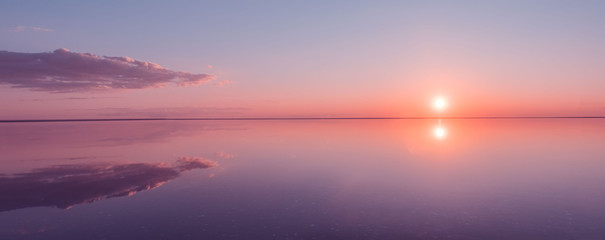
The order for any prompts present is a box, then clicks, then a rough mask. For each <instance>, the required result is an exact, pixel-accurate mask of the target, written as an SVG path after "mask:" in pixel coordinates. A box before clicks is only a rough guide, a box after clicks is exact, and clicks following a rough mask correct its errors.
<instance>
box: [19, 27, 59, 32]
mask: <svg viewBox="0 0 605 240" xmlns="http://www.w3.org/2000/svg"><path fill="white" fill-rule="evenodd" d="M9 31H11V32H25V31H34V32H53V31H54V30H52V29H50V28H43V27H28V26H16V27H15V28H12V29H10V30H9Z"/></svg>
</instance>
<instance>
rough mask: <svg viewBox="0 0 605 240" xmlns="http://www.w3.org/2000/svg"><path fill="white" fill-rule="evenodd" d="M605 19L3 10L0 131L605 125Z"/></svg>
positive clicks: (525, 7) (553, 11)
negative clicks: (438, 121) (267, 123)
mask: <svg viewBox="0 0 605 240" xmlns="http://www.w3.org/2000/svg"><path fill="white" fill-rule="evenodd" d="M604 12H605V2H603V1H591V0H586V1H126V2H124V1H97V2H91V1H10V0H8V1H7V0H5V1H1V2H0V110H1V111H0V119H3V120H8V119H62V118H139V117H468V116H480V117H481V116H605V94H603V93H602V92H603V91H605V44H603V43H605V27H603V26H605V14H603V13H604ZM436 96H442V97H444V98H445V99H447V101H448V108H447V109H445V110H443V111H435V109H433V108H432V106H431V102H432V101H433V99H434V98H435V97H436Z"/></svg>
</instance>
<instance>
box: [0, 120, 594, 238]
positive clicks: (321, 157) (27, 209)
mask: <svg viewBox="0 0 605 240" xmlns="http://www.w3.org/2000/svg"><path fill="white" fill-rule="evenodd" d="M0 161H1V165H0V239H605V119H507V120H442V121H438V120H291V121H136V122H71V123H65V122H56V123H2V124H0Z"/></svg>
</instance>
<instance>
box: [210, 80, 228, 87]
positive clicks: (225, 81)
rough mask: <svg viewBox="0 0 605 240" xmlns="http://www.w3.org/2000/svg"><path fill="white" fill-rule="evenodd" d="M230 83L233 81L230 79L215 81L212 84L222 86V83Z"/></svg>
mask: <svg viewBox="0 0 605 240" xmlns="http://www.w3.org/2000/svg"><path fill="white" fill-rule="evenodd" d="M231 83H233V81H230V80H220V81H218V82H215V83H214V84H213V85H214V86H217V87H222V86H224V85H227V84H231Z"/></svg>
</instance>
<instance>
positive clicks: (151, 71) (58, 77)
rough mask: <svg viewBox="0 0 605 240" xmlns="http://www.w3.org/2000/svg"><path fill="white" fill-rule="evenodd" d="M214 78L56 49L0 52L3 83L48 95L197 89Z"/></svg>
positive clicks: (124, 58) (150, 64) (120, 59)
mask: <svg viewBox="0 0 605 240" xmlns="http://www.w3.org/2000/svg"><path fill="white" fill-rule="evenodd" d="M213 79H214V76H212V75H208V74H193V73H188V72H178V71H173V70H170V69H166V68H164V67H162V66H160V65H157V64H155V63H151V62H143V61H138V60H134V59H132V58H129V57H106V56H97V55H94V54H90V53H76V52H70V51H69V50H67V49H57V50H55V51H54V52H44V53H19V52H8V51H0V84H8V85H9V86H11V87H14V88H29V89H33V90H37V91H46V92H88V91H97V90H116V89H143V88H153V87H164V86H169V85H176V86H181V87H182V86H195V85H200V84H204V83H207V82H209V81H211V80H213Z"/></svg>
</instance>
